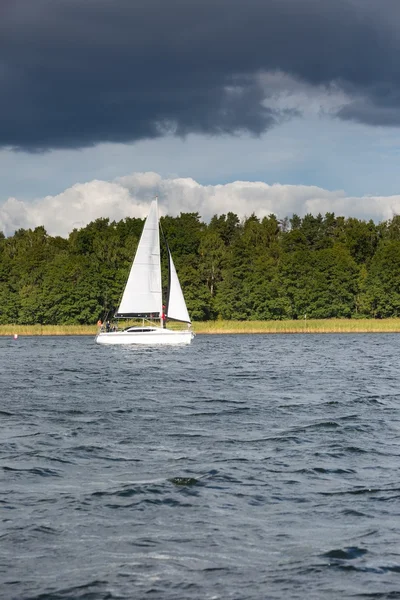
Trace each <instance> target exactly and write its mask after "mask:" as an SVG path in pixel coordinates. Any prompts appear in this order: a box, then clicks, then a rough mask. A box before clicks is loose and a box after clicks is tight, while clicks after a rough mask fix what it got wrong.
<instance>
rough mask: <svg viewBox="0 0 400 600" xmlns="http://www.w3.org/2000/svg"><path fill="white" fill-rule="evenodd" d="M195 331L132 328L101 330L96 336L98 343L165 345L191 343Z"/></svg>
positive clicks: (113, 344)
mask: <svg viewBox="0 0 400 600" xmlns="http://www.w3.org/2000/svg"><path fill="white" fill-rule="evenodd" d="M193 338H194V333H193V332H192V331H189V330H184V331H172V330H171V329H162V328H161V327H160V328H154V329H153V330H152V331H146V332H140V328H137V329H136V330H135V329H134V328H131V329H130V331H112V332H109V333H107V332H101V333H99V334H98V335H97V336H96V343H97V344H102V345H112V346H117V345H118V346H120V345H132V344H135V345H142V346H164V345H170V346H171V345H174V346H176V345H180V344H190V342H191V341H192V339H193Z"/></svg>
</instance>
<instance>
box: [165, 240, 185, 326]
mask: <svg viewBox="0 0 400 600" xmlns="http://www.w3.org/2000/svg"><path fill="white" fill-rule="evenodd" d="M168 254H169V268H170V286H169V298H168V314H167V317H168V318H169V319H174V320H175V321H183V322H185V323H190V317H189V313H188V310H187V308H186V303H185V299H184V297H183V293H182V288H181V285H180V283H179V279H178V275H177V274H176V269H175V265H174V261H173V260H172V256H171V252H168Z"/></svg>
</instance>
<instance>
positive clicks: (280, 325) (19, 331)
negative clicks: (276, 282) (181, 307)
mask: <svg viewBox="0 0 400 600" xmlns="http://www.w3.org/2000/svg"><path fill="white" fill-rule="evenodd" d="M127 325H128V324H124V326H127ZM168 326H170V327H172V328H178V327H179V325H176V324H174V323H171V324H169V325H168ZM193 331H194V332H195V333H197V334H235V333H243V334H245V333H254V334H256V333H271V334H273V333H400V318H398V319H307V320H299V321H222V320H218V321H204V322H195V323H193ZM96 333H97V326H96V325H0V336H14V335H18V336H20V335H22V336H24V335H33V336H40V335H90V336H94V335H96Z"/></svg>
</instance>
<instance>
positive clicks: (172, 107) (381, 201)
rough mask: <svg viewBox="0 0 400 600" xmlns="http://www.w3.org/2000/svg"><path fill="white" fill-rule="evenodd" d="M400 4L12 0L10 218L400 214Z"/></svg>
mask: <svg viewBox="0 0 400 600" xmlns="http://www.w3.org/2000/svg"><path fill="white" fill-rule="evenodd" d="M399 29H400V2H399V1H398V0H379V2H378V0H335V1H334V2H333V1H330V0H246V2H244V0H190V2H189V1H187V0H135V1H134V2H132V0H85V2H82V0H35V2H32V0H2V1H1V3H0V230H2V231H3V232H4V233H5V234H6V235H12V233H13V231H15V230H16V229H18V228H20V227H24V228H28V227H36V226H38V225H44V226H45V227H46V229H47V231H48V232H49V233H50V234H52V235H63V236H66V235H68V233H69V232H70V231H71V230H72V229H73V228H74V227H78V228H79V227H82V226H84V225H86V224H87V223H88V222H90V221H92V220H94V219H96V218H98V217H109V218H110V219H111V220H113V219H116V220H118V219H121V218H125V217H127V216H140V217H143V216H145V214H146V212H147V207H148V205H149V201H150V200H151V198H152V197H154V195H156V194H158V195H159V200H160V207H161V212H162V213H163V214H171V215H175V214H179V213H180V212H181V211H182V212H187V211H190V212H193V211H195V212H199V214H200V216H201V217H202V218H203V219H204V220H208V219H209V218H211V217H212V215H213V214H222V213H226V212H228V211H230V210H231V211H233V212H236V213H237V214H238V215H239V216H240V217H244V216H248V215H250V214H251V213H253V212H255V213H256V214H257V215H258V216H260V217H262V216H264V215H267V214H270V213H274V214H276V215H277V216H278V218H283V217H285V216H291V214H293V213H297V214H300V215H304V214H306V213H308V212H311V213H313V214H317V213H318V212H321V213H322V214H324V213H325V212H328V211H329V212H335V213H336V214H342V215H345V216H355V217H358V218H362V219H374V220H375V221H381V220H386V219H390V218H391V217H392V216H393V215H395V214H398V213H399V212H400V169H399V168H398V167H399V157H400V129H399V126H400V69H399V68H398V61H399V58H398V57H399V56H400V31H399Z"/></svg>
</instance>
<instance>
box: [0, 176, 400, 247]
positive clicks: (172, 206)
mask: <svg viewBox="0 0 400 600" xmlns="http://www.w3.org/2000/svg"><path fill="white" fill-rule="evenodd" d="M155 195H158V196H159V202H160V211H161V213H162V214H169V215H172V216H175V215H178V214H179V213H180V212H199V214H200V216H201V217H202V219H204V220H206V221H208V220H209V219H210V218H211V217H212V216H213V215H214V214H222V213H227V212H229V211H232V212H234V213H236V214H238V215H239V217H241V218H242V217H244V216H249V215H250V214H252V213H253V212H254V213H255V214H256V215H257V216H258V217H263V216H265V215H269V214H270V213H274V214H276V215H277V216H278V218H283V217H285V216H290V215H291V214H292V213H297V214H299V215H304V214H306V213H309V212H311V213H312V214H317V213H319V212H321V213H322V214H325V213H326V212H334V213H335V214H337V215H344V216H354V217H358V218H363V219H374V220H375V221H381V220H385V219H389V218H391V217H393V215H395V214H398V213H400V195H393V196H361V197H356V196H347V195H346V194H345V193H344V192H343V191H340V190H339V191H329V190H326V189H323V188H321V187H317V186H307V185H283V184H279V183H275V184H273V185H269V184H267V183H264V182H262V181H255V182H249V181H234V182H232V183H226V184H223V185H201V184H199V183H198V182H196V181H195V180H194V179H191V178H162V177H161V176H160V175H159V174H158V173H153V172H145V173H132V174H131V175H127V176H125V177H120V178H118V179H116V180H114V181H112V182H110V181H101V180H93V181H90V182H88V183H83V184H82V183H77V184H75V185H73V186H72V187H70V188H68V189H66V190H65V191H64V192H62V193H61V194H58V195H55V196H46V197H44V198H39V199H36V200H34V201H31V202H28V201H23V200H19V199H17V198H9V199H8V200H7V201H5V202H4V203H3V204H0V230H3V231H4V233H5V234H6V235H11V234H12V233H13V232H14V231H15V230H16V229H18V228H20V227H23V228H29V227H30V228H34V227H37V226H39V225H44V226H45V228H46V230H47V231H48V233H49V234H51V235H61V236H67V235H68V234H69V232H70V231H72V229H74V228H78V229H79V228H81V227H83V226H85V225H86V224H87V223H89V222H91V221H93V220H95V219H97V218H99V217H108V218H110V220H116V221H118V220H120V219H123V218H125V217H128V216H129V217H141V218H142V217H144V216H145V215H146V213H147V209H148V205H149V202H150V200H151V199H152V198H153V197H154V196H155Z"/></svg>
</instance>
